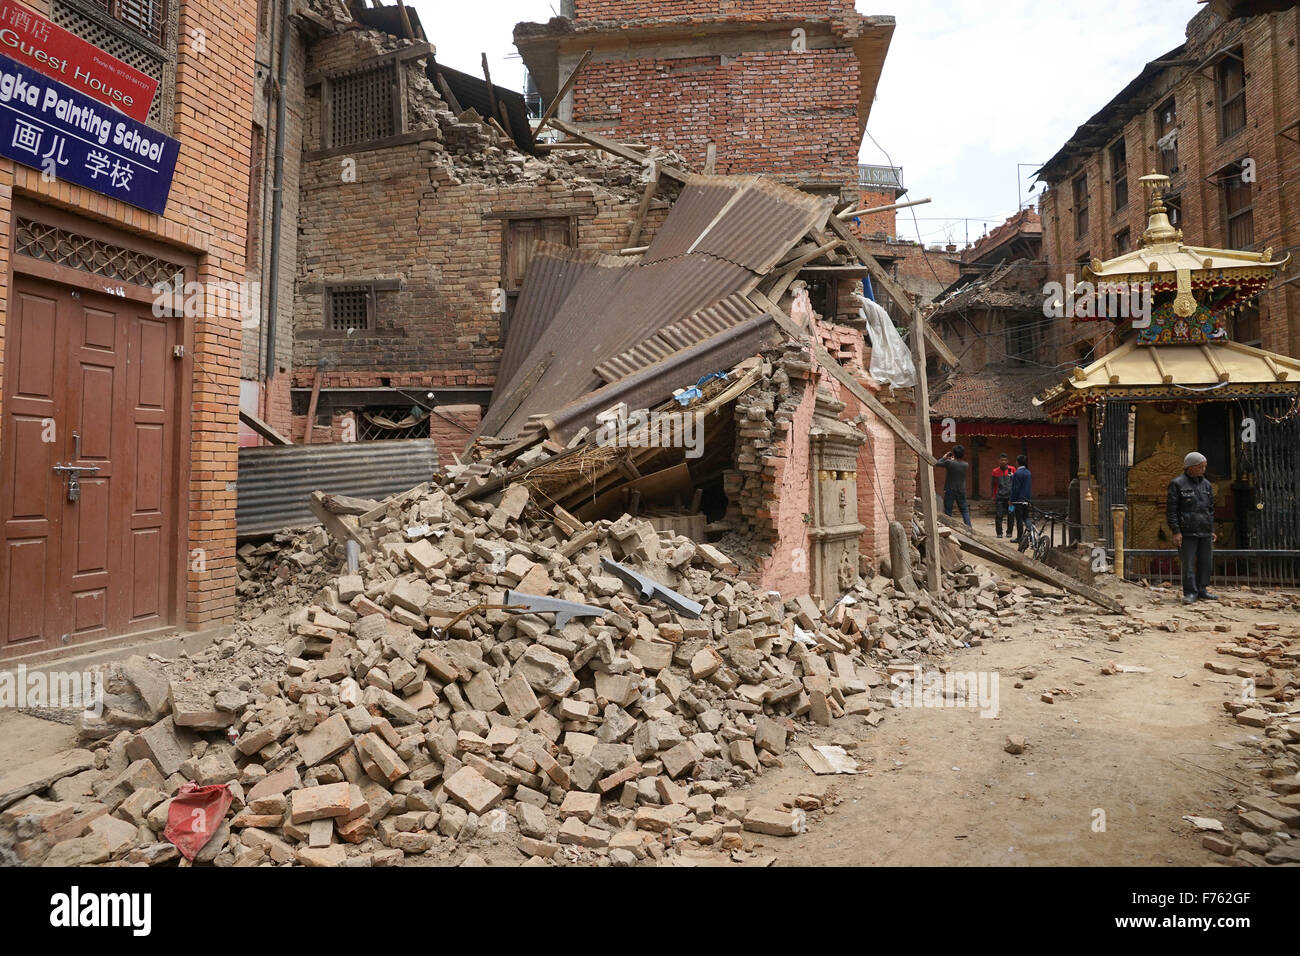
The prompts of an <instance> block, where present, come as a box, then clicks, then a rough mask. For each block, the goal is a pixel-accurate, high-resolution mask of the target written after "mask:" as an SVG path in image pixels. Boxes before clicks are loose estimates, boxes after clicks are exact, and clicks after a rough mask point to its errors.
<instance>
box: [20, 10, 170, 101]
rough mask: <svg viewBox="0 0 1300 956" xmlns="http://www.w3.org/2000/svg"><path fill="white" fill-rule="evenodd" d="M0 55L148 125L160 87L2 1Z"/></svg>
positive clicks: (78, 39) (40, 18) (51, 24)
mask: <svg viewBox="0 0 1300 956" xmlns="http://www.w3.org/2000/svg"><path fill="white" fill-rule="evenodd" d="M0 54H3V55H4V56H8V57H12V58H13V59H15V60H17V61H18V62H19V63H22V64H23V65H25V66H30V67H31V68H32V69H34V70H37V71H39V72H41V73H44V74H45V75H46V76H51V77H53V78H54V79H56V80H58V81H59V82H60V83H66V84H68V85H69V86H71V87H72V88H73V89H74V90H76V91H77V92H79V93H85V94H86V95H87V96H91V97H94V98H95V99H97V100H99V101H100V102H101V103H107V104H108V105H109V106H113V107H116V108H117V109H119V110H121V111H122V112H123V113H125V114H126V115H127V116H129V117H131V118H132V119H136V120H139V121H140V122H141V123H143V122H146V121H147V120H148V119H149V108H150V107H151V106H153V99H154V96H155V95H156V94H157V92H158V81H157V80H155V79H154V78H153V77H152V76H149V75H147V74H145V73H141V72H140V71H139V70H137V69H135V68H134V67H132V66H130V65H128V64H126V63H123V62H122V61H121V60H119V59H118V58H117V57H115V56H110V55H109V54H107V53H105V52H104V51H103V50H101V49H100V48H99V47H97V46H94V45H93V44H90V43H87V42H86V41H85V40H83V39H81V37H79V36H77V35H76V34H75V33H71V32H69V31H68V30H65V29H63V27H61V26H59V25H58V24H57V23H54V22H52V21H50V20H47V19H45V17H43V16H41V15H40V14H39V13H35V12H33V11H31V10H28V9H27V8H26V7H24V6H22V5H21V4H20V3H18V2H17V0H0Z"/></svg>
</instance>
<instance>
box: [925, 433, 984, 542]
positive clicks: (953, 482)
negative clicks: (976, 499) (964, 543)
mask: <svg viewBox="0 0 1300 956" xmlns="http://www.w3.org/2000/svg"><path fill="white" fill-rule="evenodd" d="M965 457H966V449H965V448H964V447H962V446H961V445H953V447H952V451H950V452H948V453H947V454H946V455H944V456H943V457H942V458H940V459H939V460H938V461H937V462H935V467H936V468H944V469H947V471H948V477H947V478H946V479H945V480H944V483H943V513H944V514H946V515H947V516H948V517H949V518H951V517H952V506H953V505H954V504H956V505H958V506H960V507H961V520H962V521H965V522H966V527H968V528H970V529H971V530H972V531H974V530H975V528H974V526H973V525H972V524H971V523H970V507H969V506H968V505H967V504H966V475H967V474H968V473H969V472H970V462H968V461H963V460H962V459H963V458H965Z"/></svg>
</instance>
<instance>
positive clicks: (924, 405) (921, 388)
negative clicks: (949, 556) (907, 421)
mask: <svg viewBox="0 0 1300 956" xmlns="http://www.w3.org/2000/svg"><path fill="white" fill-rule="evenodd" d="M912 361H913V362H914V363H915V364H916V387H915V388H914V389H913V395H914V396H915V398H916V437H917V438H919V439H920V440H921V444H923V445H924V446H925V450H926V452H927V453H929V454H930V455H931V456H933V451H932V448H931V444H930V387H929V383H928V382H927V381H926V379H925V322H924V321H923V320H922V319H921V308H920V306H912ZM917 478H918V480H919V482H920V486H921V487H920V492H921V518H922V520H923V521H924V528H925V541H926V544H925V586H926V588H927V589H928V590H929V591H930V592H931V593H937V592H938V591H939V589H940V588H941V587H942V586H943V563H942V560H941V558H940V557H939V518H938V513H939V512H938V502H936V501H935V493H934V470H933V469H931V468H930V466H929V465H928V464H926V462H925V460H924V459H921V460H919V461H918V462H917Z"/></svg>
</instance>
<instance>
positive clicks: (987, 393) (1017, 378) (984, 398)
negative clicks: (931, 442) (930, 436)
mask: <svg viewBox="0 0 1300 956" xmlns="http://www.w3.org/2000/svg"><path fill="white" fill-rule="evenodd" d="M1060 377H1061V376H1060V373H1059V372H1057V371H1055V370H1054V369H1041V368H1015V367H1011V366H1006V365H986V366H984V367H983V368H981V369H978V370H963V371H959V372H957V374H955V375H954V376H953V377H952V379H951V384H950V385H949V387H948V390H947V391H945V392H944V393H943V394H942V395H940V396H939V397H938V398H936V399H934V400H933V401H932V402H931V403H930V419H931V420H932V421H933V420H937V419H943V418H953V419H956V420H957V421H959V422H969V421H991V422H1045V421H1047V413H1046V412H1045V411H1043V409H1041V408H1039V407H1038V406H1036V405H1035V404H1034V396H1035V395H1036V394H1037V393H1038V392H1040V391H1042V390H1043V389H1045V388H1047V387H1048V386H1049V385H1053V384H1055V383H1056V382H1058V381H1060Z"/></svg>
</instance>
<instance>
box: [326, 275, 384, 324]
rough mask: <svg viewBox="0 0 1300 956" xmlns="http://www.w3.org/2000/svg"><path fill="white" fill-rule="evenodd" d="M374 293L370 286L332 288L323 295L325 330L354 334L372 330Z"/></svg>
mask: <svg viewBox="0 0 1300 956" xmlns="http://www.w3.org/2000/svg"><path fill="white" fill-rule="evenodd" d="M374 315H375V292H374V288H373V287H372V286H370V285H339V286H333V287H332V288H330V289H328V290H327V291H326V293H325V328H326V329H328V330H329V331H331V332H355V331H358V330H362V329H371V328H374Z"/></svg>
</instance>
